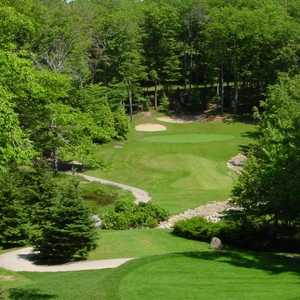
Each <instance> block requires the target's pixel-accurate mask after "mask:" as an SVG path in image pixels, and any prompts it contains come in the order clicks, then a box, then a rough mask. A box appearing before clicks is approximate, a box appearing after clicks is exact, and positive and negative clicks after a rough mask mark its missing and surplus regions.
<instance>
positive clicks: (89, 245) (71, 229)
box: [34, 182, 96, 262]
mask: <svg viewBox="0 0 300 300" xmlns="http://www.w3.org/2000/svg"><path fill="white" fill-rule="evenodd" d="M61 189H62V190H61V191H60V193H58V194H57V195H56V197H57V199H56V201H55V202H56V204H55V205H53V206H52V207H51V208H50V211H49V214H48V215H47V218H45V219H44V221H43V223H42V224H41V225H40V232H39V235H38V236H36V237H35V239H34V248H35V250H37V251H39V252H40V257H41V259H45V260H49V261H52V262H63V261H69V260H71V259H74V258H84V257H86V255H87V253H88V251H90V250H92V249H93V248H94V247H95V235H96V232H95V228H94V224H93V221H92V219H91V216H90V213H89V210H88V209H87V208H86V207H85V206H84V204H83V202H82V199H81V197H80V195H79V191H78V185H77V184H76V183H75V182H72V183H70V184H68V185H67V186H66V187H61Z"/></svg>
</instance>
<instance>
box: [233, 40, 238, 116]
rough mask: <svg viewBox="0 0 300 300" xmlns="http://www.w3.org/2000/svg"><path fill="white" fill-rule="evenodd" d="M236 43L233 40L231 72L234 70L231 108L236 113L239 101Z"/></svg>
mask: <svg viewBox="0 0 300 300" xmlns="http://www.w3.org/2000/svg"><path fill="white" fill-rule="evenodd" d="M236 49H237V45H236V40H234V50H235V53H234V54H233V72H234V98H233V102H232V110H233V113H234V114H236V113H237V110H238V102H239V74H238V68H237V53H236Z"/></svg>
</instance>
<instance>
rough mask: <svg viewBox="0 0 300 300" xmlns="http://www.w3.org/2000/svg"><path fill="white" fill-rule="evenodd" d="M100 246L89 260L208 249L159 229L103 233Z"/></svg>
mask: <svg viewBox="0 0 300 300" xmlns="http://www.w3.org/2000/svg"><path fill="white" fill-rule="evenodd" d="M98 245H99V246H98V247H97V249H96V250H94V251H92V252H91V253H90V255H89V259H105V258H119V257H142V256H149V255H157V254H165V253H174V252H184V251H200V250H206V249H207V244H205V243H200V242H197V241H193V240H187V239H184V238H180V237H177V236H175V235H173V234H171V233H169V232H168V231H166V230H158V229H140V230H124V231H102V232H101V234H100V237H99V240H98Z"/></svg>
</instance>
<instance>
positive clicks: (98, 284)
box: [0, 269, 112, 300]
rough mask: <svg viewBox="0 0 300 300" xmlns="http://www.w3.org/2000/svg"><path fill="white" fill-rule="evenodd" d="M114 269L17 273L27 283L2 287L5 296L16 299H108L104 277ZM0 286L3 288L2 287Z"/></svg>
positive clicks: (107, 287)
mask: <svg viewBox="0 0 300 300" xmlns="http://www.w3.org/2000/svg"><path fill="white" fill-rule="evenodd" d="M111 272H112V270H110V269H108V270H95V271H81V272H57V273H28V272H26V273H25V272H23V273H18V274H20V276H23V278H25V279H26V282H23V283H20V282H19V283H17V282H15V283H14V285H13V286H8V285H7V284H3V285H2V287H3V288H5V289H6V295H7V296H8V295H9V299H14V300H41V299H59V300H75V299H80V300H99V299H101V300H102V299H106V298H104V294H105V293H106V290H108V289H109V286H108V285H107V284H106V283H105V277H106V276H107V275H108V274H110V273H111ZM0 287H1V286H0Z"/></svg>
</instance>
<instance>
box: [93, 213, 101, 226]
mask: <svg viewBox="0 0 300 300" xmlns="http://www.w3.org/2000/svg"><path fill="white" fill-rule="evenodd" d="M91 219H92V220H93V221H94V224H95V227H96V228H100V227H101V226H102V221H101V219H100V218H99V217H98V216H97V215H92V217H91Z"/></svg>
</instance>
